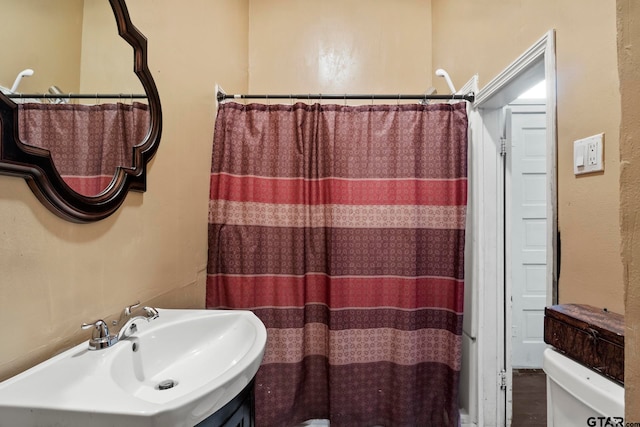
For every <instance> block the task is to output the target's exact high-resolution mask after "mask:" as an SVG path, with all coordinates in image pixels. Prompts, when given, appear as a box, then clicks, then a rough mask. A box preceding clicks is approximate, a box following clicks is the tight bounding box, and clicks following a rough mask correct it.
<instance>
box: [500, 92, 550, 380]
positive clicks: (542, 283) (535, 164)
mask: <svg viewBox="0 0 640 427" xmlns="http://www.w3.org/2000/svg"><path fill="white" fill-rule="evenodd" d="M508 110H510V112H511V120H510V122H511V132H510V138H509V135H507V147H506V148H507V162H506V163H507V165H508V166H507V168H508V169H507V183H506V184H507V188H506V191H507V194H506V195H507V197H506V198H507V199H510V203H508V204H507V209H508V210H507V215H506V221H507V230H509V231H510V233H508V234H507V236H509V237H508V238H507V242H506V243H507V249H508V250H507V254H508V255H507V257H508V258H509V257H510V259H507V264H506V267H507V268H506V273H507V274H506V275H507V277H506V280H507V286H510V288H511V298H512V319H511V320H512V322H511V340H512V342H511V347H512V354H511V357H512V359H511V366H512V368H542V353H543V351H544V349H545V343H544V340H543V332H544V307H545V305H546V300H547V298H546V289H547V281H546V272H547V241H546V240H547V237H546V234H547V233H546V231H547V201H546V179H547V171H546V168H547V166H546V165H547V158H546V157H547V153H546V147H547V143H546V117H545V105H544V104H525V105H523V104H520V103H519V104H517V105H514V104H512V105H510V106H509V109H508ZM507 114H509V111H508V112H507ZM508 122H509V120H507V123H508ZM509 139H510V141H509ZM509 169H510V171H509ZM509 172H510V173H509ZM509 196H510V197H509ZM509 205H510V206H509ZM509 208H510V209H509ZM509 246H510V248H509Z"/></svg>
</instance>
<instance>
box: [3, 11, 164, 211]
mask: <svg viewBox="0 0 640 427" xmlns="http://www.w3.org/2000/svg"><path fill="white" fill-rule="evenodd" d="M109 3H110V4H111V8H112V9H113V13H114V15H115V18H116V24H117V27H118V34H120V36H121V37H122V38H123V39H125V40H126V41H127V42H128V43H129V44H130V45H131V46H132V47H133V51H134V55H133V56H134V63H133V71H134V73H135V74H136V75H137V76H138V78H139V79H140V82H141V83H142V86H143V88H144V90H145V92H146V94H147V99H148V102H149V112H150V126H149V132H148V133H147V136H146V138H145V139H144V141H142V143H140V144H138V145H137V146H135V147H134V152H133V166H132V167H118V168H117V170H116V173H115V175H114V177H113V180H112V181H111V183H110V184H109V186H108V187H107V188H106V189H105V191H103V192H102V193H101V194H99V195H97V196H83V195H81V194H79V193H76V192H75V191H73V190H72V189H71V188H70V187H69V186H68V185H67V184H66V183H65V182H64V180H63V179H62V178H61V176H60V174H59V173H58V171H57V170H56V167H55V165H54V163H53V161H52V159H51V155H50V153H49V151H48V150H44V149H41V148H37V147H33V146H29V145H26V144H24V143H23V142H22V141H21V140H20V136H19V134H18V106H17V104H15V103H14V102H12V101H11V99H10V98H9V97H7V96H5V95H4V94H2V93H1V92H0V131H1V134H0V136H1V138H2V139H0V174H3V175H12V176H19V177H23V178H25V179H26V181H27V184H28V185H29V187H30V188H31V190H32V191H33V193H34V194H35V195H36V197H37V198H38V199H39V200H40V201H41V202H42V203H43V204H44V205H45V206H46V207H47V208H49V209H50V210H51V211H52V212H54V213H55V214H56V215H58V216H60V217H62V218H64V219H66V220H69V221H73V222H79V223H86V222H93V221H98V220H101V219H104V218H106V217H108V216H109V215H111V214H113V213H114V212H115V211H116V210H117V209H118V207H120V205H122V203H123V202H124V199H125V197H126V196H127V193H128V192H129V190H134V191H145V190H146V173H147V163H148V162H149V160H151V158H152V157H153V155H154V154H155V152H156V150H157V149H158V144H159V143H160V135H161V133H162V111H161V107H160V97H159V96H158V90H157V88H156V85H155V82H154V81H153V78H152V77H151V72H150V71H149V68H148V65H147V39H146V38H145V37H144V36H143V35H142V33H140V31H138V29H137V28H136V27H135V26H134V25H133V24H132V23H131V19H130V17H129V12H128V10H127V5H126V4H125V0H109Z"/></svg>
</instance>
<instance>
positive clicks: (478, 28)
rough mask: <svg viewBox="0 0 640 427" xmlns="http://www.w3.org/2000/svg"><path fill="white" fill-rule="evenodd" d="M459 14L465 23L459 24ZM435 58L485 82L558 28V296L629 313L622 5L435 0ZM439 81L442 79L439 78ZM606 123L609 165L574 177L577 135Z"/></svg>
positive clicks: (587, 0)
mask: <svg viewBox="0 0 640 427" xmlns="http://www.w3.org/2000/svg"><path fill="white" fill-rule="evenodd" d="M455 23H460V25H456V24H455ZM433 28H434V34H433V40H434V43H433V45H434V49H433V66H434V68H438V67H442V68H445V69H447V70H448V71H449V73H450V74H451V77H452V79H454V81H455V82H459V83H458V84H462V83H463V82H465V81H466V80H467V79H469V77H470V76H471V75H472V74H475V73H479V78H480V87H483V86H484V85H485V84H487V83H488V82H489V81H490V80H491V79H492V78H494V77H495V76H496V75H497V74H498V73H500V71H502V70H503V69H504V68H506V67H507V66H508V65H509V64H510V63H511V62H512V61H514V60H515V59H516V58H517V57H518V56H519V55H520V54H522V53H523V52H524V51H525V50H526V49H527V48H529V47H530V46H531V45H533V44H534V43H535V42H536V41H537V40H538V39H539V38H540V37H542V36H543V35H544V34H545V33H546V32H547V31H548V30H550V29H555V30H556V59H557V79H558V80H557V91H558V99H557V102H558V107H557V108H558V109H557V114H558V116H557V117H558V228H559V230H560V232H561V235H562V260H561V275H560V282H559V300H560V302H563V303H568V302H571V303H583V304H591V305H594V306H596V307H607V308H608V309H609V310H612V311H615V312H618V313H622V314H623V313H624V286H623V275H622V263H621V261H620V242H621V240H620V229H619V219H618V218H619V206H620V200H619V192H618V188H619V173H620V172H619V170H620V161H619V156H618V151H619V149H618V145H619V144H618V139H619V123H620V94H619V80H618V73H617V51H616V8H615V5H614V4H613V3H611V2H606V1H601V0H580V1H577V0H558V1H544V2H541V1H537V0H518V1H504V0H474V1H470V0H434V1H433ZM436 85H437V87H438V88H439V87H441V85H442V82H436ZM600 132H604V133H605V172H604V174H600V175H589V176H583V177H580V178H577V177H575V176H574V174H573V141H574V140H576V139H580V138H583V137H586V136H590V135H594V134H597V133H600Z"/></svg>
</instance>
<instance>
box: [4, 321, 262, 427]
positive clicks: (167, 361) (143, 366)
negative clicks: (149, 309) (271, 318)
mask: <svg viewBox="0 0 640 427" xmlns="http://www.w3.org/2000/svg"><path fill="white" fill-rule="evenodd" d="M158 312H159V317H158V318H157V319H155V320H152V321H151V322H146V321H139V322H137V326H138V331H137V332H136V333H135V334H133V336H131V337H130V338H127V339H125V340H122V341H120V342H118V343H117V344H115V345H114V346H112V347H109V348H106V349H102V350H93V351H89V350H88V345H87V343H86V342H85V343H83V344H80V345H78V346H76V347H74V348H72V349H70V350H67V351H66V352H64V353H62V354H59V355H57V356H55V357H53V358H51V359H49V360H47V361H45V362H43V363H41V364H39V365H37V366H35V367H33V368H31V369H29V370H27V371H25V372H23V373H21V374H19V375H17V376H15V377H13V378H10V379H8V380H6V381H4V382H2V383H0V427H5V426H6V427H20V426H36V425H37V426H69V427H73V426H82V427H86V426H91V427H101V426H128V427H136V426H189V427H191V426H194V425H195V424H197V423H199V422H200V421H202V420H204V419H206V418H207V417H209V416H210V415H211V414H213V413H214V412H216V411H217V410H218V409H220V408H222V407H223V406H224V405H225V404H226V403H228V402H229V401H230V400H231V399H233V397H234V396H236V395H237V394H238V393H239V392H240V391H242V390H243V389H244V387H245V386H247V385H248V384H249V382H250V381H251V379H252V378H253V377H254V376H255V374H256V372H257V370H258V367H259V366H260V362H261V361H262V356H263V354H264V349H265V344H266V340H267V332H266V329H265V327H264V325H263V324H262V322H260V320H259V319H258V318H257V317H256V316H255V315H254V314H253V313H251V312H249V311H240V310H164V309H159V310H158Z"/></svg>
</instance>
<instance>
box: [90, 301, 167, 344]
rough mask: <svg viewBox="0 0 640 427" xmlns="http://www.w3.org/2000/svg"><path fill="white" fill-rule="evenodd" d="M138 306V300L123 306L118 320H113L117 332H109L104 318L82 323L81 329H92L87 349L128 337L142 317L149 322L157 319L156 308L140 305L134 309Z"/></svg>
mask: <svg viewBox="0 0 640 427" xmlns="http://www.w3.org/2000/svg"><path fill="white" fill-rule="evenodd" d="M139 306H140V302H137V303H135V304H133V305H130V306H127V307H125V309H124V310H123V311H122V314H121V315H120V319H119V320H114V321H113V323H112V325H113V326H118V325H121V326H120V329H119V332H118V333H117V334H111V333H109V328H108V327H107V324H106V323H105V321H104V320H96V321H95V322H93V323H83V324H82V329H93V332H92V334H91V339H90V340H89V350H100V349H103V348H107V347H111V346H113V345H115V344H117V343H118V341H120V340H123V339H125V338H128V337H130V336H131V335H132V334H133V333H135V332H136V331H137V330H138V326H137V325H136V321H138V320H141V319H144V320H146V321H147V322H150V321H151V320H153V319H157V318H158V316H159V314H158V310H156V309H155V308H153V307H142V308H141V309H140V310H136V309H137V308H138V307H139ZM136 312H140V314H138V315H134V314H135V313H136Z"/></svg>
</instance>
